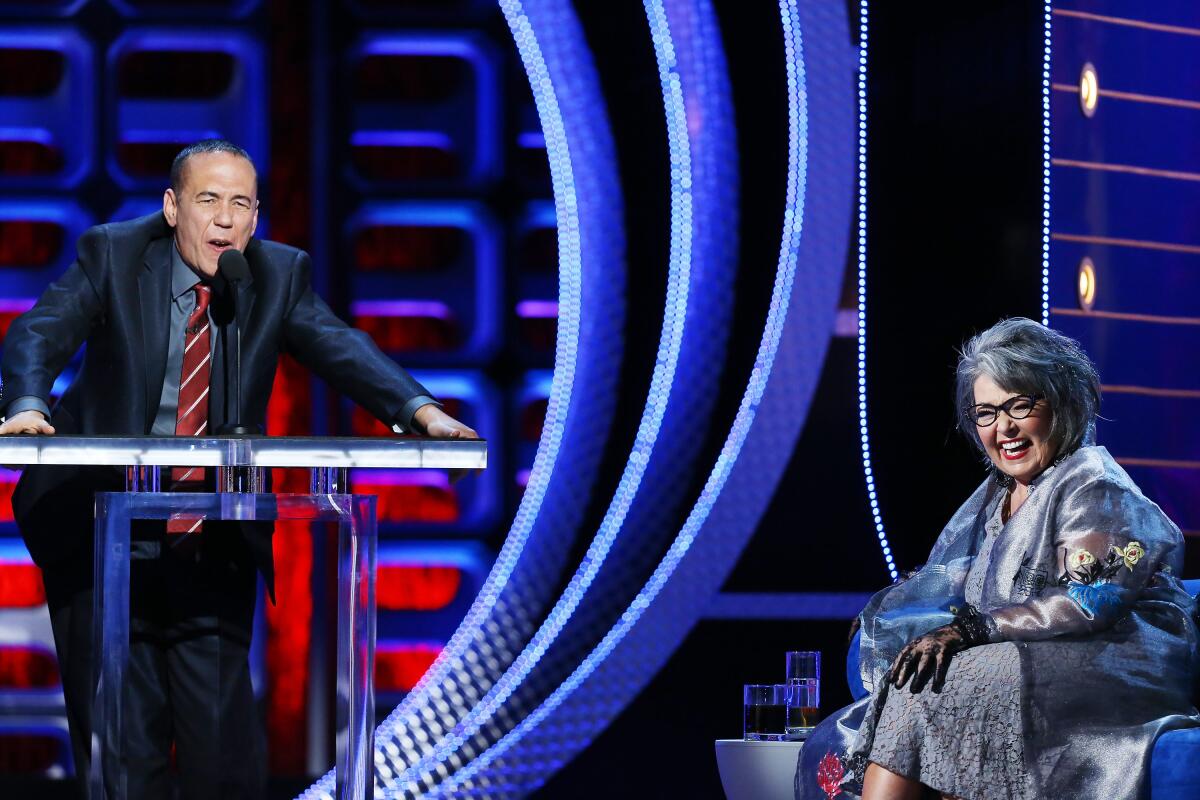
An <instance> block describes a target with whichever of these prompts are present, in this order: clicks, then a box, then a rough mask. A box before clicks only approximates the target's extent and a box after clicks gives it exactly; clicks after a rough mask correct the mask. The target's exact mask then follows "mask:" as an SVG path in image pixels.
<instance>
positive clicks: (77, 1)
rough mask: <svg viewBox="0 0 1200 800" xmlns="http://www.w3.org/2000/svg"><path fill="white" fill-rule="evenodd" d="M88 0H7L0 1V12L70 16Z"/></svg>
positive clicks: (23, 14)
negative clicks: (30, 0)
mask: <svg viewBox="0 0 1200 800" xmlns="http://www.w3.org/2000/svg"><path fill="white" fill-rule="evenodd" d="M87 2H88V0H40V2H36V3H31V2H29V0H19V2H12V0H5V1H4V2H0V14H3V15H4V16H6V17H68V16H70V15H72V14H74V13H75V12H76V11H78V10H79V8H80V7H81V6H83V5H85V4H86V3H87Z"/></svg>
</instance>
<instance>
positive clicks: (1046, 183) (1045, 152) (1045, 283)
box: [1042, 0, 1051, 325]
mask: <svg viewBox="0 0 1200 800" xmlns="http://www.w3.org/2000/svg"><path fill="white" fill-rule="evenodd" d="M1050 12H1051V9H1050V0H1046V4H1045V7H1044V9H1043V14H1044V22H1043V25H1044V33H1043V36H1044V37H1045V38H1044V45H1043V49H1042V324H1043V325H1049V324H1050V20H1051V13H1050Z"/></svg>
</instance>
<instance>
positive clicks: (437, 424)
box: [413, 403, 479, 439]
mask: <svg viewBox="0 0 1200 800" xmlns="http://www.w3.org/2000/svg"><path fill="white" fill-rule="evenodd" d="M413 422H415V423H417V426H418V428H419V429H420V430H421V431H424V433H425V435H426V436H429V437H431V438H433V439H478V438H479V434H478V433H476V432H475V430H474V429H473V428H471V427H469V426H467V425H464V424H462V423H461V422H459V421H458V420H456V419H455V418H454V417H452V416H450V415H449V414H447V413H446V412H445V411H442V410H441V409H440V408H438V407H437V406H435V405H434V404H433V403H429V404H428V405H423V406H421V407H420V408H418V409H417V412H416V413H415V414H413Z"/></svg>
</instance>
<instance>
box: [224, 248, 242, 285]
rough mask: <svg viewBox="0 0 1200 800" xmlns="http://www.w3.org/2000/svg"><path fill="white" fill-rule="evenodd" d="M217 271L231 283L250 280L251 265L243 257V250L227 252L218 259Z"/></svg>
mask: <svg viewBox="0 0 1200 800" xmlns="http://www.w3.org/2000/svg"><path fill="white" fill-rule="evenodd" d="M217 270H218V271H219V272H220V273H221V276H222V277H223V278H225V280H227V281H229V282H230V283H236V282H238V281H244V280H248V279H249V278H250V264H249V263H248V262H247V261H246V257H245V256H244V255H242V251H241V250H226V251H225V252H224V253H221V256H220V258H218V259H217Z"/></svg>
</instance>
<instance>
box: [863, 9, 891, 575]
mask: <svg viewBox="0 0 1200 800" xmlns="http://www.w3.org/2000/svg"><path fill="white" fill-rule="evenodd" d="M858 13H859V22H858V430H859V437H860V439H861V440H862V457H863V474H864V475H865V477H866V480H867V500H868V501H869V502H870V504H871V518H872V520H874V522H875V535H876V536H878V537H879V546H880V547H881V548H882V549H883V560H884V563H885V564H886V565H887V571H888V574H889V575H891V576H892V580H898V579H899V578H900V573H899V571H898V570H897V569H896V562H895V560H894V559H893V558H892V546H891V545H890V544H888V539H887V532H886V531H885V530H884V529H883V515H882V514H881V513H880V510H879V496H878V494H876V492H875V471H874V470H873V469H872V467H871V438H870V433H869V431H868V430H867V0H861V2H860V3H859V12H858Z"/></svg>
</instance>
